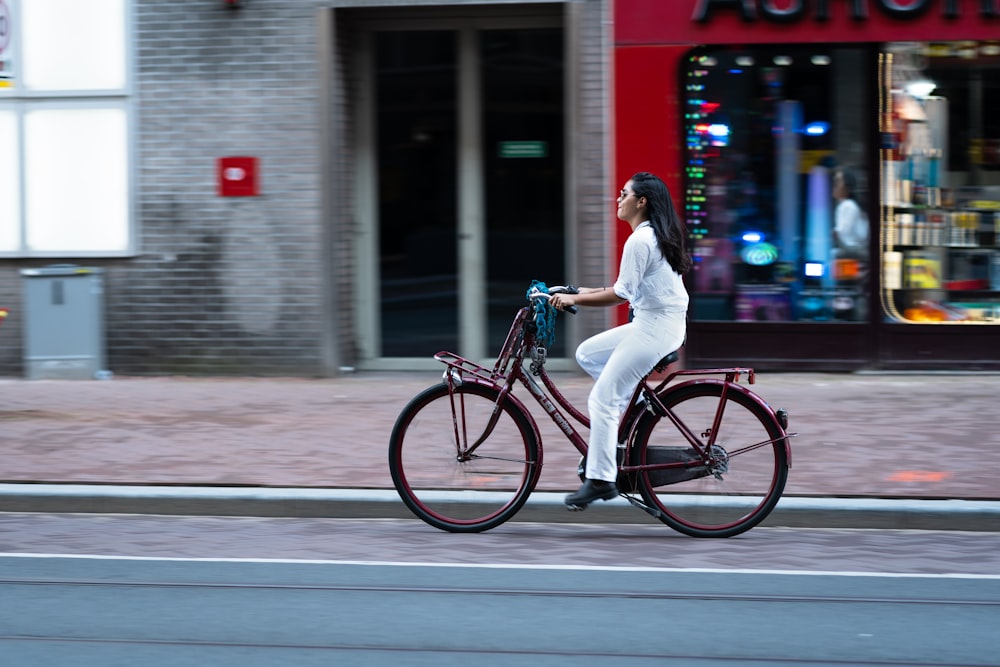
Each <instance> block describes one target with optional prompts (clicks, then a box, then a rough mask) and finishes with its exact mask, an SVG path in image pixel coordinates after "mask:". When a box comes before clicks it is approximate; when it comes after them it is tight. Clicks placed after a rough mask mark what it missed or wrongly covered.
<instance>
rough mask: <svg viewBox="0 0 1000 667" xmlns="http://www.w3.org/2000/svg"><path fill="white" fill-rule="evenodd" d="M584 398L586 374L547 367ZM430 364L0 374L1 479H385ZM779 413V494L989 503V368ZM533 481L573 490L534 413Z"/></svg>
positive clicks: (833, 377) (998, 381)
mask: <svg viewBox="0 0 1000 667" xmlns="http://www.w3.org/2000/svg"><path fill="white" fill-rule="evenodd" d="M555 377H556V378H557V382H558V383H559V385H560V386H561V387H563V389H564V390H565V393H566V394H567V396H569V397H570V398H571V399H573V400H574V401H577V402H578V404H579V405H585V397H586V394H587V391H588V390H589V387H590V384H591V383H590V380H589V379H588V378H586V377H584V376H582V375H579V374H572V373H560V374H556V375H555ZM439 378H440V373H439V372H437V371H434V372H412V373H396V372H367V373H358V374H355V375H350V376H346V377H342V378H336V379H317V380H309V379H288V378H276V379H261V378H238V379H237V378H207V379H196V378H183V377H169V378H124V377H116V378H115V379H113V380H110V381H104V382H98V381H89V382H88V381H84V382H78V381H77V382H75V381H54V380H45V381H33V382H29V381H26V380H21V379H13V378H7V379H0V401H2V402H0V424H2V435H0V457H2V459H0V460H2V464H0V482H54V483H77V484H144V485H146V484H176V485H186V486H199V485H224V486H239V485H254V486H256V485H262V486H277V487H323V488H367V489H386V488H391V481H390V479H389V474H388V470H387V467H386V445H387V441H388V437H389V432H390V431H391V429H392V425H393V421H394V419H395V416H396V414H397V413H398V412H399V410H400V409H401V408H402V407H403V406H404V405H405V404H406V402H407V401H408V400H409V399H410V398H411V397H412V396H413V395H415V394H416V393H417V392H418V391H420V390H421V389H423V388H425V387H427V386H429V385H431V384H434V383H436V382H437V381H438V379H439ZM754 390H755V391H757V392H758V393H760V394H761V395H762V396H763V397H764V398H765V399H766V400H767V401H768V402H769V403H770V404H771V405H772V406H774V407H786V408H787V409H788V410H789V412H790V415H791V426H790V430H792V431H797V432H799V433H800V436H799V437H798V438H796V439H795V440H794V441H793V467H792V471H791V474H790V477H789V483H788V486H787V488H786V495H801V496H820V497H831V496H837V497H890V498H892V497H898V498H930V499H935V498H957V499H992V500H997V499H1000V474H998V472H997V471H998V470H1000V439H998V437H997V434H996V433H997V418H996V404H997V396H998V395H1000V375H987V374H983V375H980V374H966V375H936V374H929V375H912V374H906V375H890V374H887V375H881V374H778V373H775V374H769V373H761V374H758V376H757V384H756V385H755V386H754ZM536 419H537V420H538V423H539V426H540V427H541V430H542V436H543V442H544V445H545V461H546V467H545V470H544V471H543V473H542V479H541V482H540V484H539V489H540V490H543V491H564V490H568V489H571V488H575V487H576V485H577V484H578V481H577V480H576V477H575V468H576V462H577V459H578V455H577V454H576V452H575V450H573V449H572V448H571V447H570V445H569V444H568V443H567V442H566V441H565V440H564V439H563V438H562V437H561V436H560V435H559V434H558V433H557V432H556V431H555V429H554V427H553V426H552V425H551V423H549V422H548V419H547V418H546V417H545V416H544V415H543V414H541V413H540V412H536Z"/></svg>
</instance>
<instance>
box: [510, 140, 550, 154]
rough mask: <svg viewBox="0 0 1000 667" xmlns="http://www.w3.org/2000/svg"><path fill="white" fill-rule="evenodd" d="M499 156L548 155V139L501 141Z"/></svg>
mask: <svg viewBox="0 0 1000 667" xmlns="http://www.w3.org/2000/svg"><path fill="white" fill-rule="evenodd" d="M497 155H498V156H499V157H548V156H549V142H547V141H501V142H500V143H499V145H498V146H497Z"/></svg>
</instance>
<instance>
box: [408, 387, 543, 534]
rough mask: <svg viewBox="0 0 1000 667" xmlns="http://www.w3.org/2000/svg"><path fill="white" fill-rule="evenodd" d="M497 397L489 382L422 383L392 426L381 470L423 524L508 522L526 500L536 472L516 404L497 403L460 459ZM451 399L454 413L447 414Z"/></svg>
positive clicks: (485, 526) (467, 529)
mask: <svg viewBox="0 0 1000 667" xmlns="http://www.w3.org/2000/svg"><path fill="white" fill-rule="evenodd" d="M499 395H500V392H499V390H498V389H497V388H496V387H493V386H489V385H483V384H477V383H472V382H466V383H464V384H462V385H459V386H457V387H455V389H454V393H453V394H450V393H449V390H448V385H447V384H444V383H442V384H439V385H435V386H433V387H430V388H428V389H426V390H424V391H423V392H421V393H420V394H418V395H417V396H416V397H414V398H413V400H411V401H410V402H409V404H407V406H406V407H405V408H403V411H402V412H401V413H400V415H399V417H398V418H397V419H396V424H395V426H394V427H393V429H392V435H391V437H390V441H389V471H390V473H391V475H392V482H393V485H394V486H395V487H396V491H397V493H399V497H400V498H401V499H402V501H403V502H404V503H405V504H406V506H407V507H408V508H409V509H410V510H411V511H412V512H413V513H414V514H415V515H416V516H417V517H419V518H420V519H422V520H423V521H425V522H426V523H428V524H430V525H432V526H434V527H435V528H440V529H441V530H446V531H449V532H454V533H474V532H481V531H484V530H489V529H490V528H495V527H496V526H499V525H500V524H502V523H504V522H505V521H507V520H509V519H510V518H511V517H513V516H514V515H515V514H517V512H518V510H520V509H521V507H522V506H523V505H524V503H525V501H527V499H528V496H529V495H530V494H531V491H532V489H534V487H535V484H536V483H537V481H538V476H539V474H540V471H541V457H540V451H541V450H540V448H539V442H538V437H537V431H536V429H535V425H534V422H533V421H532V419H531V418H530V416H528V415H527V414H526V412H525V411H524V408H523V406H521V404H520V403H519V402H516V401H514V400H513V399H510V398H508V399H507V400H505V401H503V404H502V405H501V411H500V415H499V418H498V421H497V424H496V426H495V427H494V429H493V431H492V432H491V433H490V435H489V437H487V438H486V440H485V441H484V442H483V443H482V444H481V445H480V446H479V447H478V448H477V449H476V451H475V453H474V456H473V457H472V458H470V459H468V460H464V461H463V460H461V457H460V456H459V451H460V447H467V446H468V445H469V444H471V443H473V442H475V440H476V439H478V438H479V437H480V435H481V434H482V433H483V430H484V425H485V424H486V423H487V421H488V419H489V417H490V415H491V414H492V412H493V408H494V406H495V405H496V402H497V399H498V397H499ZM453 404H454V406H455V409H456V411H457V414H458V415H459V417H458V419H453V417H452V414H453V412H452V405H453Z"/></svg>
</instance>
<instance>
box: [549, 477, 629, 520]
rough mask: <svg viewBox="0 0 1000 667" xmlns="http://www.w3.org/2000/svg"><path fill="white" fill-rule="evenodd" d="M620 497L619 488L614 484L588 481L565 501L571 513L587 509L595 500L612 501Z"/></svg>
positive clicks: (602, 481) (593, 480)
mask: <svg viewBox="0 0 1000 667" xmlns="http://www.w3.org/2000/svg"><path fill="white" fill-rule="evenodd" d="M617 496H618V487H617V486H615V483H614V482H605V481H604V480H600V479H588V480H587V481H585V482H584V483H583V486H581V487H580V488H579V489H577V490H576V492H575V493H571V494H569V495H568V496H566V499H565V500H564V501H563V502H564V503H566V507H567V508H568V509H569V510H570V511H571V512H578V511H580V510H584V509H587V505H589V504H590V503H592V502H594V501H595V500H611V499H612V498H616V497H617Z"/></svg>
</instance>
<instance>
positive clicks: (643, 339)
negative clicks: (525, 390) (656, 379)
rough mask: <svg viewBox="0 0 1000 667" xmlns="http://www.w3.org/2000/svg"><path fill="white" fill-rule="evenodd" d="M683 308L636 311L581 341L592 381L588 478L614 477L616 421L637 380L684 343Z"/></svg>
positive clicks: (582, 360) (581, 359) (579, 355)
mask: <svg viewBox="0 0 1000 667" xmlns="http://www.w3.org/2000/svg"><path fill="white" fill-rule="evenodd" d="M684 330H685V313H683V312H679V313H673V312H665V311H636V312H635V314H634V316H633V319H632V321H631V322H629V323H628V324H623V325H621V326H618V327H615V328H614V329H609V330H607V331H604V332H602V333H599V334H597V335H596V336H592V337H590V338H588V339H587V340H585V341H583V342H582V343H580V347H578V348H577V350H576V361H577V363H579V364H580V367H581V368H583V370H584V371H586V372H587V374H588V375H590V376H591V377H592V378H594V380H596V382H595V383H594V387H593V389H591V391H590V396H589V397H588V399H587V408H588V410H589V412H590V444H589V448H588V451H587V470H586V475H587V479H601V480H604V481H607V482H613V481H615V479H616V478H617V476H618V462H617V447H618V424H619V422H620V420H621V414H622V410H624V409H625V406H626V405H627V404H628V400H629V398H631V397H632V392H633V391H635V388H636V386H637V385H638V384H639V380H641V379H642V378H643V376H645V375H646V374H647V373H649V372H650V371H651V370H653V364H655V363H656V362H657V361H659V360H660V359H662V358H663V357H665V356H666V355H668V354H670V353H671V352H673V351H674V350H676V349H677V348H679V347H680V346H681V343H683V342H684Z"/></svg>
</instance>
